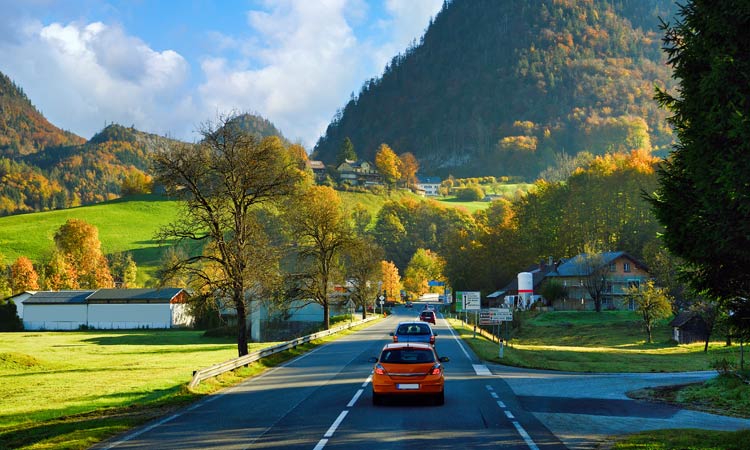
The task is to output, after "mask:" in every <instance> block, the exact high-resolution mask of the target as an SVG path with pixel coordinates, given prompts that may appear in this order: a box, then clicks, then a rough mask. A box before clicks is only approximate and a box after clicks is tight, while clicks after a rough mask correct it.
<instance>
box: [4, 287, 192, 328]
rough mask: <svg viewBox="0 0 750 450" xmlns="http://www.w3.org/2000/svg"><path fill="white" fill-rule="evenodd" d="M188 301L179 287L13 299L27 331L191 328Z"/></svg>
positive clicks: (37, 294) (45, 294) (44, 294)
mask: <svg viewBox="0 0 750 450" xmlns="http://www.w3.org/2000/svg"><path fill="white" fill-rule="evenodd" d="M186 300H187V294H186V292H185V291H184V290H183V289H179V288H164V289H98V290H88V291H58V292H52V291H39V292H26V293H24V294H19V295H17V296H16V297H14V302H15V303H16V305H17V309H18V315H19V317H20V318H21V320H22V321H23V326H24V329H26V330H77V329H79V328H84V327H85V328H95V329H137V328H175V327H185V326H191V325H192V324H193V318H192V317H191V316H190V315H189V313H188V311H187V302H186Z"/></svg>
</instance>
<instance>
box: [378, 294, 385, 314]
mask: <svg viewBox="0 0 750 450" xmlns="http://www.w3.org/2000/svg"><path fill="white" fill-rule="evenodd" d="M378 300H380V315H381V316H382V315H383V303H385V296H382V295H381V296H380V297H378Z"/></svg>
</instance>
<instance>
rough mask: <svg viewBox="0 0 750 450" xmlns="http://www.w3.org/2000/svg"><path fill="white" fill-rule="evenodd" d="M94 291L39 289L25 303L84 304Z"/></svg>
mask: <svg viewBox="0 0 750 450" xmlns="http://www.w3.org/2000/svg"><path fill="white" fill-rule="evenodd" d="M93 293H94V291H37V292H34V293H33V294H32V295H31V296H30V297H29V298H27V299H26V300H24V301H23V304H24V305H84V304H86V299H87V298H88V297H89V295H91V294H93Z"/></svg>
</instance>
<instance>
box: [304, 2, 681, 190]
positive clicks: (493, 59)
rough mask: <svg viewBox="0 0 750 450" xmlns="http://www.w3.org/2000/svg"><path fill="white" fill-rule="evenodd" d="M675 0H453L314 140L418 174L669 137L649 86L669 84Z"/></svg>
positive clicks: (326, 148) (543, 159)
mask: <svg viewBox="0 0 750 450" xmlns="http://www.w3.org/2000/svg"><path fill="white" fill-rule="evenodd" d="M675 8H676V7H675V6H674V4H673V1H671V0H638V1H622V0H591V1H583V0H514V1H497V0H453V1H451V2H446V3H444V5H443V8H442V10H441V11H440V12H439V13H438V15H437V16H436V17H435V18H434V21H432V22H431V23H430V25H429V26H428V28H427V30H426V33H425V34H424V36H423V37H422V39H421V40H420V42H419V43H416V42H415V43H413V45H412V46H411V47H410V48H409V49H408V50H407V51H406V52H405V53H404V54H402V55H398V56H396V57H394V58H393V59H392V61H391V62H390V63H389V64H388V66H387V67H386V68H385V71H384V73H383V75H382V77H380V78H378V79H371V80H368V81H367V82H365V84H364V86H363V87H362V89H361V91H360V93H359V95H358V96H356V97H353V98H352V99H351V100H350V101H349V102H348V103H347V104H346V105H345V106H344V108H343V109H342V110H340V111H339V112H338V113H337V115H336V117H335V118H334V120H333V121H332V122H331V124H330V125H329V126H328V129H327V130H326V133H325V135H324V136H323V137H321V138H320V139H319V141H318V142H317V144H316V147H315V151H314V154H313V158H315V159H320V160H323V161H324V162H326V163H329V164H330V163H333V162H334V161H335V160H336V155H337V153H338V151H339V149H340V148H341V145H342V142H343V141H344V139H345V138H346V137H349V138H350V139H351V141H352V142H353V144H354V147H355V151H356V153H357V155H358V156H359V157H360V158H363V159H367V160H371V161H372V160H374V156H375V152H376V150H377V148H378V146H379V145H380V144H381V143H386V144H388V145H390V146H391V147H392V148H393V149H394V151H396V152H397V153H399V154H400V153H404V152H411V153H413V154H414V155H415V156H416V157H417V158H418V160H419V162H420V165H421V168H422V169H421V170H420V172H421V173H433V174H438V175H447V174H453V175H457V176H480V175H518V176H522V177H525V178H527V179H533V178H534V177H536V175H537V174H538V173H539V172H540V171H541V170H543V169H545V168H546V167H547V166H549V165H552V164H553V161H554V158H555V154H556V153H558V154H560V153H564V154H568V155H575V154H577V153H579V152H581V151H587V152H591V153H594V154H603V153H607V152H611V151H621V150H626V151H627V150H631V149H647V150H655V151H657V152H659V153H662V154H664V153H665V152H666V150H667V149H668V148H669V147H670V145H671V143H672V141H673V137H672V134H671V130H670V129H669V128H668V127H667V125H666V123H665V117H666V115H667V113H666V112H665V111H663V110H660V109H659V108H658V106H657V105H656V103H655V102H654V100H653V95H654V85H655V84H656V85H659V86H662V87H664V86H667V87H670V86H671V85H672V81H671V78H670V76H671V72H670V70H669V68H668V67H667V66H666V64H665V58H664V55H663V52H662V51H661V48H660V46H661V40H660V39H661V35H662V34H661V32H660V30H659V23H660V22H659V17H661V18H664V19H665V20H668V19H669V18H671V17H672V15H673V11H674V10H675Z"/></svg>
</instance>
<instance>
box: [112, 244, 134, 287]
mask: <svg viewBox="0 0 750 450" xmlns="http://www.w3.org/2000/svg"><path fill="white" fill-rule="evenodd" d="M109 260H110V263H109V267H110V269H111V270H112V276H113V277H114V279H115V282H116V283H118V284H119V285H120V286H121V287H123V288H133V287H135V281H136V278H137V276H138V266H137V265H136V263H135V261H134V260H133V255H131V254H130V253H128V252H125V253H115V254H113V255H111V256H110V258H109Z"/></svg>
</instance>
